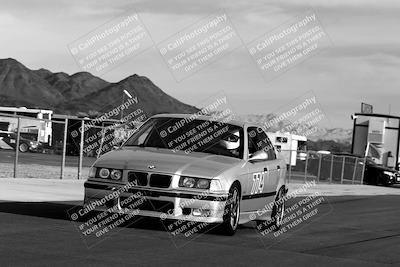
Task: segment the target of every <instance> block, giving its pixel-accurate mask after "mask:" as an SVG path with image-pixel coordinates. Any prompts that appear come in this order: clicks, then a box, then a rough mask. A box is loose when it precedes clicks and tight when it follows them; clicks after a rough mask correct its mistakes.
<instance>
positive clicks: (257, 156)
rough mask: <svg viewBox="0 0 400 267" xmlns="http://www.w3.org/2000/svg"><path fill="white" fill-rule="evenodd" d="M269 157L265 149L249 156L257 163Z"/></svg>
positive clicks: (250, 159)
mask: <svg viewBox="0 0 400 267" xmlns="http://www.w3.org/2000/svg"><path fill="white" fill-rule="evenodd" d="M267 159H268V154H267V152H265V151H264V150H260V151H257V152H255V153H254V154H253V155H251V156H250V157H249V162H251V163H255V162H258V161H264V160H267Z"/></svg>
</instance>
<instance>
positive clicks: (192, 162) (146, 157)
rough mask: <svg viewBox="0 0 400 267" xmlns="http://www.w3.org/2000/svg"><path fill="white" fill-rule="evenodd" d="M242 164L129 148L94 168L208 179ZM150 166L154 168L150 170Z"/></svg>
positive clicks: (108, 155) (208, 156)
mask: <svg viewBox="0 0 400 267" xmlns="http://www.w3.org/2000/svg"><path fill="white" fill-rule="evenodd" d="M241 161H242V160H240V159H237V158H233V157H226V156H219V155H212V154H206V153H199V152H192V153H190V154H186V153H184V152H182V151H177V152H172V151H171V150H169V149H159V148H141V147H129V148H123V149H118V150H114V151H111V152H108V153H106V154H104V155H103V156H101V157H100V158H99V159H98V160H97V161H96V163H95V166H96V167H107V168H115V169H129V170H142V171H152V172H160V173H168V174H178V175H187V176H198V177H210V178H211V177H216V176H217V175H218V174H220V173H222V172H224V171H225V170H227V169H230V168H232V167H233V166H234V165H237V164H240V163H241ZM150 165H153V166H154V169H150V168H149V166H150Z"/></svg>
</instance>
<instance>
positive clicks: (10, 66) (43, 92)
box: [0, 58, 198, 116]
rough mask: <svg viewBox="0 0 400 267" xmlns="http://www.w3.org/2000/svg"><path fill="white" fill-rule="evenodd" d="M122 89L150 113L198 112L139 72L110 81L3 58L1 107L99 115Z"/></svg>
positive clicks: (116, 99)
mask: <svg viewBox="0 0 400 267" xmlns="http://www.w3.org/2000/svg"><path fill="white" fill-rule="evenodd" d="M123 90H127V91H128V92H129V93H130V94H131V95H133V96H136V97H137V98H138V100H139V104H140V107H141V108H142V109H143V110H144V112H145V114H147V115H148V116H151V115H154V114H158V113H193V112H196V111H198V109H197V108H196V107H194V106H191V105H187V104H185V103H182V102H181V101H179V100H177V99H175V98H173V97H171V96H170V95H168V94H166V93H165V92H163V91H162V90H161V89H160V88H158V87H157V86H156V85H155V84H154V83H153V82H152V81H150V80H149V79H148V78H147V77H144V76H139V75H137V74H134V75H132V76H129V77H127V78H125V79H123V80H121V81H119V82H117V83H110V82H107V81H105V80H103V79H101V78H99V77H96V76H94V75H92V74H90V73H88V72H78V73H75V74H73V75H69V74H67V73H64V72H56V73H53V72H51V71H49V70H47V69H39V70H31V69H29V68H27V67H25V66H24V65H23V64H21V63H20V62H18V61H17V60H15V59H12V58H7V59H0V105H1V106H16V107H20V106H25V107H27V108H41V109H51V110H54V111H55V113H59V114H68V115H77V114H99V113H102V112H107V111H109V110H111V109H112V108H115V107H117V106H118V105H121V104H122V102H123V100H124V93H123ZM125 101H126V97H125Z"/></svg>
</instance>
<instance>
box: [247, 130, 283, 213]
mask: <svg viewBox="0 0 400 267" xmlns="http://www.w3.org/2000/svg"><path fill="white" fill-rule="evenodd" d="M247 139H248V141H247V149H248V160H247V162H246V168H247V170H248V175H247V183H246V186H245V190H244V191H243V196H242V202H243V204H242V210H243V211H255V210H258V209H262V208H263V207H264V206H265V205H266V204H267V203H269V202H270V201H273V199H274V196H275V191H276V184H277V183H278V181H279V170H280V166H279V160H277V159H276V155H275V151H274V149H273V146H272V144H271V142H270V141H269V139H268V136H267V135H266V134H265V132H264V131H263V130H262V129H260V128H257V127H248V128H247ZM256 154H263V155H264V158H260V159H257V160H250V159H251V158H252V157H253V156H254V155H256ZM274 185H275V187H274Z"/></svg>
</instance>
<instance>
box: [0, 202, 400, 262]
mask: <svg viewBox="0 0 400 267" xmlns="http://www.w3.org/2000/svg"><path fill="white" fill-rule="evenodd" d="M326 199H327V201H325V202H324V203H322V204H320V205H319V210H320V212H319V213H318V214H317V215H316V216H315V218H314V219H313V220H312V221H309V222H308V221H307V222H304V223H303V224H302V225H300V226H298V227H296V228H295V229H292V230H290V231H288V232H286V233H283V234H281V235H280V236H279V237H278V238H277V237H275V236H274V235H272V234H270V235H266V236H262V235H260V232H258V231H257V230H256V226H255V223H248V224H245V225H243V226H241V227H240V229H239V230H238V232H237V233H236V235H234V236H232V237H227V236H223V235H221V234H220V233H219V232H218V231H215V230H213V229H212V230H210V231H205V232H199V233H196V234H194V235H193V238H191V239H190V240H183V242H181V241H182V240H181V239H179V238H178V237H174V236H173V235H171V233H170V232H168V231H167V230H166V228H165V224H163V223H161V222H160V221H159V220H154V219H146V218H140V219H139V220H138V221H137V222H136V223H133V224H132V225H124V226H122V227H121V226H120V227H117V228H116V229H113V233H112V234H110V235H109V236H107V238H103V239H101V240H99V242H98V243H96V244H95V245H92V246H91V247H88V245H87V243H86V241H85V239H84V238H82V235H81V234H80V232H79V231H78V229H77V228H76V225H75V224H74V223H72V222H71V221H70V219H69V217H68V216H67V211H68V210H70V209H71V208H72V207H74V206H76V205H80V204H81V202H80V201H76V202H60V201H59V202H9V201H3V202H0V265H1V266H8V265H12V266H18V265H19V266H25V265H29V266H66V265H68V266H83V265H85V266H106V265H107V266H110V265H121V266H127V265H130V266H385V265H390V264H393V265H397V266H399V265H400V254H399V251H400V230H399V227H400V209H399V202H400V196H398V195H397V196H396V195H382V196H342V197H334V196H331V197H326ZM299 200H301V199H299V198H297V199H292V200H290V201H291V203H287V207H290V206H291V205H293V203H294V202H298V201H299ZM186 241H187V242H186Z"/></svg>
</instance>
